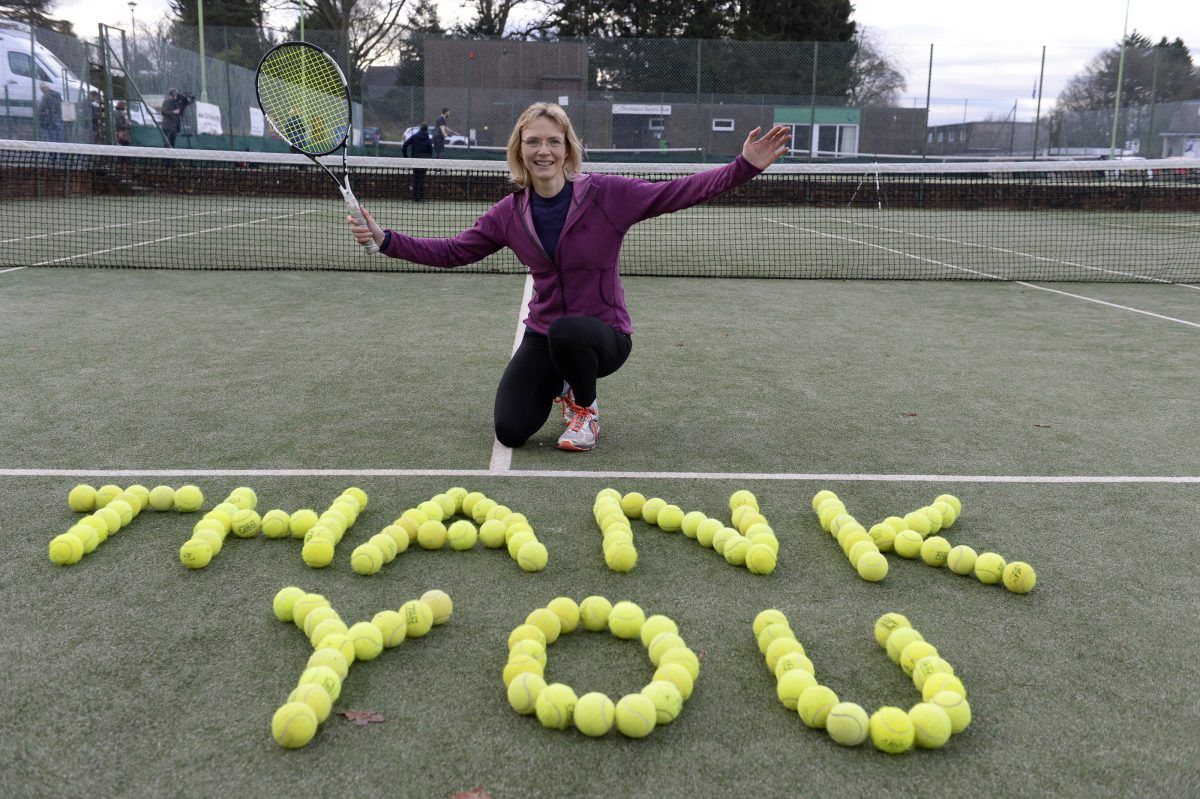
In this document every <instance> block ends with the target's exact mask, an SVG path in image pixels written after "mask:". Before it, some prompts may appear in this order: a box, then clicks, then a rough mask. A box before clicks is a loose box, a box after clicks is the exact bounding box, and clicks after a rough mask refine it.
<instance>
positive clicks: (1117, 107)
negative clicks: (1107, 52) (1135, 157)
mask: <svg viewBox="0 0 1200 799" xmlns="http://www.w3.org/2000/svg"><path fill="white" fill-rule="evenodd" d="M1131 2H1132V0H1125V27H1124V28H1123V29H1122V30H1121V57H1120V59H1119V60H1118V61H1117V97H1116V100H1115V102H1114V103H1113V123H1112V136H1111V137H1110V138H1109V140H1108V157H1109V158H1113V157H1114V156H1115V155H1116V150H1117V122H1118V121H1119V120H1120V118H1121V83H1122V81H1123V80H1124V78H1125V43H1126V41H1127V40H1128V39H1129V4H1130V3H1131ZM1122 149H1124V148H1122Z"/></svg>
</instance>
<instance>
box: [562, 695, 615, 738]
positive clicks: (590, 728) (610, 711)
mask: <svg viewBox="0 0 1200 799" xmlns="http://www.w3.org/2000/svg"><path fill="white" fill-rule="evenodd" d="M572 715H573V717H574V722H575V729H577V730H579V731H580V732H581V733H583V734H584V735H587V736H589V737H592V738H598V737H600V736H601V735H604V734H606V733H607V732H608V731H609V730H611V729H612V726H613V719H614V717H615V715H616V705H614V704H613V701H612V700H611V699H609V698H608V697H607V696H605V695H604V694H602V693H599V692H592V693H587V694H584V695H583V696H581V697H579V700H578V701H577V702H576V703H575V710H574V712H573V714H572Z"/></svg>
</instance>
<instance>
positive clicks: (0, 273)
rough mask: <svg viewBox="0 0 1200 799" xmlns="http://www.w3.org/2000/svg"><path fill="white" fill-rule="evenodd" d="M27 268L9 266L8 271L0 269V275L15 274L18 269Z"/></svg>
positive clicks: (25, 267) (23, 267) (24, 267)
mask: <svg viewBox="0 0 1200 799" xmlns="http://www.w3.org/2000/svg"><path fill="white" fill-rule="evenodd" d="M28 268H29V267H27V266H10V267H9V268H8V269H0V275H3V274H4V273H5V272H15V271H17V270H18V269H28Z"/></svg>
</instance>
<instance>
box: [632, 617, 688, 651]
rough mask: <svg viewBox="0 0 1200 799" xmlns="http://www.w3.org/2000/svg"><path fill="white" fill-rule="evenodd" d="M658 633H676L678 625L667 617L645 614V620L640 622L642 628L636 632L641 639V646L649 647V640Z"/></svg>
mask: <svg viewBox="0 0 1200 799" xmlns="http://www.w3.org/2000/svg"><path fill="white" fill-rule="evenodd" d="M660 633H675V634H676V635H678V634H679V626H678V625H677V624H675V622H674V621H673V620H672V619H670V618H669V617H667V616H663V615H662V614H660V613H656V614H654V615H653V616H647V617H646V620H645V621H643V622H642V629H641V630H640V631H639V632H638V636H639V637H640V638H641V639H642V646H644V647H646V648H647V649H649V648H650V644H651V642H652V641H654V639H655V637H656V636H658V635H659V634H660ZM681 640H682V639H681Z"/></svg>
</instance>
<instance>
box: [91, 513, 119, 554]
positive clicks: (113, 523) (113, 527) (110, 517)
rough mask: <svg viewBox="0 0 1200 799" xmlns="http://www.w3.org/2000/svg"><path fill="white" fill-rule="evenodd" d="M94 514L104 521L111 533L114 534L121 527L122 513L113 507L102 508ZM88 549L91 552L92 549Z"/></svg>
mask: <svg viewBox="0 0 1200 799" xmlns="http://www.w3.org/2000/svg"><path fill="white" fill-rule="evenodd" d="M92 515H93V516H95V517H96V518H97V519H100V520H101V521H103V522H104V526H105V528H106V529H107V530H108V534H109V535H112V534H113V533H116V532H117V531H118V530H120V529H121V514H119V513H117V512H116V511H115V510H113V509H112V508H109V507H104V508H101V509H100V510H98V511H96V512H95V513H94V514H92ZM86 551H89V552H90V551H91V550H86Z"/></svg>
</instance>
